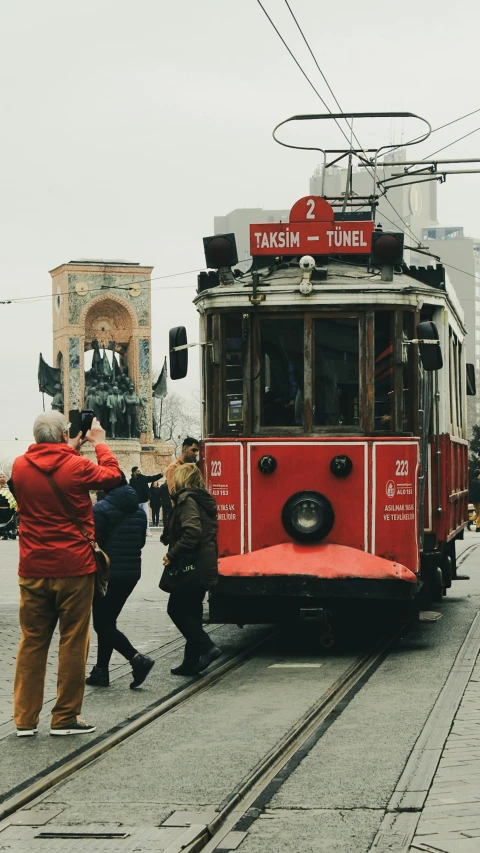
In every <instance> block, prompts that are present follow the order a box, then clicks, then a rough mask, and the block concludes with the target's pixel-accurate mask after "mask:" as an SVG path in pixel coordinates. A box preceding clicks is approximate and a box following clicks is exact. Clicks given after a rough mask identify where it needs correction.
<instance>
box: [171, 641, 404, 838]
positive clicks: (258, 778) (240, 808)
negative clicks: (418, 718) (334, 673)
mask: <svg viewBox="0 0 480 853" xmlns="http://www.w3.org/2000/svg"><path fill="white" fill-rule="evenodd" d="M406 627H407V626H406V625H402V626H401V627H400V628H397V629H396V630H395V631H394V632H390V633H388V634H387V635H384V636H383V637H382V638H381V639H380V640H379V641H378V642H377V643H376V644H375V645H374V647H373V648H372V649H371V650H370V651H369V652H367V653H366V654H365V655H363V656H362V657H360V658H359V659H358V660H357V661H356V662H355V663H354V664H352V665H351V666H350V667H349V669H348V670H347V671H346V672H345V673H344V674H343V675H342V676H341V677H340V678H339V679H337V681H336V682H334V684H333V685H332V686H331V687H330V688H329V689H328V690H327V691H326V692H325V693H324V694H323V695H322V696H321V697H320V699H319V700H318V702H316V703H315V704H314V705H313V706H312V707H311V708H310V709H309V710H308V711H307V713H306V714H304V715H303V716H302V717H301V718H300V719H299V720H298V721H297V723H295V725H294V726H293V727H292V728H291V729H290V730H289V731H288V732H287V733H286V734H285V736H284V737H283V738H281V739H280V740H279V741H278V742H277V743H276V744H275V746H274V747H273V748H272V749H271V750H270V751H269V752H268V753H267V754H266V755H265V756H264V757H263V758H262V759H261V761H260V762H259V763H258V764H257V765H256V766H255V767H254V768H253V770H252V771H251V772H250V773H249V774H248V776H247V777H246V778H245V779H244V780H243V781H242V782H241V783H240V784H239V785H238V786H237V788H236V789H235V790H234V791H232V793H231V794H230V795H229V796H228V797H227V798H226V799H225V800H224V801H223V803H222V804H221V805H220V806H219V808H218V814H217V816H216V817H215V818H214V820H213V821H211V823H209V824H208V825H206V826H205V827H201V828H200V827H198V828H196V830H195V829H194V828H193V827H192V828H191V829H190V830H188V831H187V833H186V834H188V832H190V834H192V829H193V830H194V837H193V838H191V840H190V841H188V840H187V838H185V840H184V841H185V843H182V840H181V839H179V840H178V841H179V846H178V848H175V849H178V850H180V849H181V850H182V851H184V853H200V851H204V853H214V851H215V853H222V851H223V849H224V848H222V842H223V841H224V840H225V839H226V836H227V835H228V834H229V833H230V832H242V833H243V832H245V831H246V830H247V829H248V828H249V827H250V826H251V824H252V823H253V822H254V821H255V820H256V819H257V817H258V815H259V814H260V812H261V811H262V810H263V808H264V807H265V805H266V804H267V803H268V802H269V801H270V800H271V798H272V797H273V796H274V794H275V793H276V791H277V790H278V789H279V788H280V787H281V786H282V785H283V783H284V782H285V781H286V779H287V778H288V777H289V776H290V775H291V773H292V772H293V771H294V770H295V769H296V767H297V766H298V765H299V764H300V762H301V761H302V759H303V758H304V757H305V756H306V755H307V754H308V753H309V752H310V750H311V749H312V748H313V747H314V746H315V744H316V743H317V742H318V741H319V740H320V738H321V737H323V735H324V734H325V732H326V731H327V730H328V729H329V728H330V726H331V725H332V723H334V722H335V720H336V719H337V718H338V717H339V716H340V714H341V713H342V712H343V710H344V709H345V708H346V707H347V706H348V705H349V703H350V702H351V701H352V699H353V698H354V697H355V696H356V694H357V693H358V692H359V691H360V690H361V689H362V687H363V686H364V684H366V682H367V681H368V680H369V678H370V677H371V676H372V675H373V674H374V672H375V671H376V670H377V669H378V667H379V666H381V664H382V663H383V661H384V660H385V658H386V656H387V655H388V652H389V650H390V649H391V647H392V646H393V645H394V644H395V642H396V641H397V640H398V639H399V638H400V637H401V636H402V634H403V633H404V631H405V628H406ZM227 849H231V848H230V847H228V848H225V851H226V850H227ZM165 853H174V848H173V847H172V850H171V851H170V850H166V851H165Z"/></svg>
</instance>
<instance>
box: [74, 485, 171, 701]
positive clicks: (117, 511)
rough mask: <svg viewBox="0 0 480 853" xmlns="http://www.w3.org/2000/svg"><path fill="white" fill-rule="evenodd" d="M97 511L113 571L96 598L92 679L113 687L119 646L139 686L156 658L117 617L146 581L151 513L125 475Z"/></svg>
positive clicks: (98, 526)
mask: <svg viewBox="0 0 480 853" xmlns="http://www.w3.org/2000/svg"><path fill="white" fill-rule="evenodd" d="M93 515H94V519H95V537H96V540H97V543H98V545H99V546H100V548H102V549H103V550H104V551H105V552H106V553H107V554H108V556H109V557H110V574H109V580H108V591H107V594H106V595H105V596H101V595H98V593H95V596H94V599H93V611H92V612H93V627H94V628H95V631H96V632H97V635H98V652H97V663H96V666H94V667H93V669H92V672H91V673H90V675H89V677H88V678H87V679H86V683H87V684H90V685H93V686H95V687H108V685H109V673H108V666H109V663H110V658H111V656H112V652H113V650H114V649H115V650H116V651H117V652H120V654H121V655H123V657H124V658H126V659H127V660H128V661H129V663H130V664H131V667H132V673H133V681H132V683H131V684H130V687H131V688H132V689H134V688H135V687H138V686H139V685H140V684H142V683H143V682H144V681H145V679H146V677H147V675H148V673H149V672H150V670H151V668H152V666H153V664H154V663H155V661H154V660H152V658H149V657H148V656H147V655H142V654H140V653H139V652H137V650H136V649H135V648H134V647H133V646H132V644H131V642H130V640H129V639H128V638H127V637H126V636H125V634H122V632H121V631H119V630H118V628H117V619H118V617H119V615H120V613H121V611H122V608H123V606H124V604H125V602H126V601H127V599H128V597H129V595H130V594H131V593H132V592H133V590H134V588H135V586H136V585H137V583H138V581H139V580H140V574H141V571H142V554H141V551H142V548H143V546H144V545H145V537H146V532H147V517H146V515H145V512H144V511H143V509H140V507H139V505H138V497H137V494H136V492H135V491H134V489H132V488H131V486H129V485H127V481H126V479H125V476H124V475H122V481H121V483H120V486H117V487H116V488H114V489H110V490H109V491H107V492H106V493H105V498H104V499H103V500H100V501H98V502H97V503H96V504H95V506H94V507H93Z"/></svg>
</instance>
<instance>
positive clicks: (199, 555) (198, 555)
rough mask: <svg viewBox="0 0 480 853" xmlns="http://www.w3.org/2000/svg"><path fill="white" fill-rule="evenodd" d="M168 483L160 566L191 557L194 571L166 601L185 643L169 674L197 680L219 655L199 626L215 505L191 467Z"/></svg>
mask: <svg viewBox="0 0 480 853" xmlns="http://www.w3.org/2000/svg"><path fill="white" fill-rule="evenodd" d="M173 483H174V491H173V493H172V496H171V497H172V501H173V512H172V515H171V517H170V520H169V526H168V530H169V548H168V551H167V553H166V555H165V557H164V559H163V563H164V565H165V566H166V567H169V566H171V567H172V568H173V569H175V565H176V563H177V564H178V562H179V560H180V559H181V558H185V557H186V558H193V560H194V563H195V566H196V570H195V580H194V582H193V581H192V579H189V583H186V584H184V585H182V583H181V582H180V584H179V586H178V588H177V589H174V591H173V592H171V593H170V598H169V600H168V607H167V612H168V615H169V616H170V619H171V620H172V622H174V624H175V625H176V626H177V628H178V630H179V631H180V632H181V633H182V634H183V636H184V637H185V639H186V641H187V642H186V644H185V653H184V659H183V663H182V664H181V666H178V667H175V668H174V669H172V670H171V672H172V673H173V674H174V675H198V674H199V673H200V672H203V670H204V669H206V668H207V667H208V666H209V665H210V664H211V663H212V662H213V661H214V660H216V659H217V658H218V657H220V655H221V654H222V652H221V651H220V649H219V648H218V647H217V646H216V645H215V644H214V643H213V642H212V640H211V639H210V637H209V635H208V634H207V633H206V631H204V630H203V627H202V617H203V599H204V598H205V593H206V592H207V590H208V589H210V588H211V587H212V586H214V585H215V584H216V583H217V580H218V549H217V530H218V523H217V505H216V503H215V500H214V499H213V498H212V496H211V495H210V494H209V492H207V490H206V489H205V485H204V482H203V479H202V475H201V473H200V471H199V470H198V468H197V466H196V465H193V464H189V463H187V464H184V465H181V466H180V467H179V468H177V470H176V472H175V476H174V480H173Z"/></svg>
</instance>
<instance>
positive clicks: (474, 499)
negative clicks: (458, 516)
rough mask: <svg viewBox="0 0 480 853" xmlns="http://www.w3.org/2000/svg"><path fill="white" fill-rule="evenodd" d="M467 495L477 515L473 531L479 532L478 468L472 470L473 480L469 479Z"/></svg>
mask: <svg viewBox="0 0 480 853" xmlns="http://www.w3.org/2000/svg"><path fill="white" fill-rule="evenodd" d="M468 497H469V500H470V502H471V503H472V504H473V505H474V507H475V513H476V516H477V517H476V522H475V533H480V468H475V471H474V472H473V480H471V481H470V486H469V489H468Z"/></svg>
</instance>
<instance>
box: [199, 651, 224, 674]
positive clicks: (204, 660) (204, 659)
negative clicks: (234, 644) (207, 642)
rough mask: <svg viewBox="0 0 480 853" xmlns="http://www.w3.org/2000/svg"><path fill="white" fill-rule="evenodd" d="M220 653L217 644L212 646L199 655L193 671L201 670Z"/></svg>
mask: <svg viewBox="0 0 480 853" xmlns="http://www.w3.org/2000/svg"><path fill="white" fill-rule="evenodd" d="M221 655H222V650H221V649H219V648H218V646H212V648H211V649H209V650H208V652H205V654H204V655H200V660H199V662H198V663H197V666H196V667H195V672H196V673H198V672H203V670H204V669H206V668H207V666H210V664H211V663H213V661H214V660H217V658H219V657H220V656H221Z"/></svg>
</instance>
